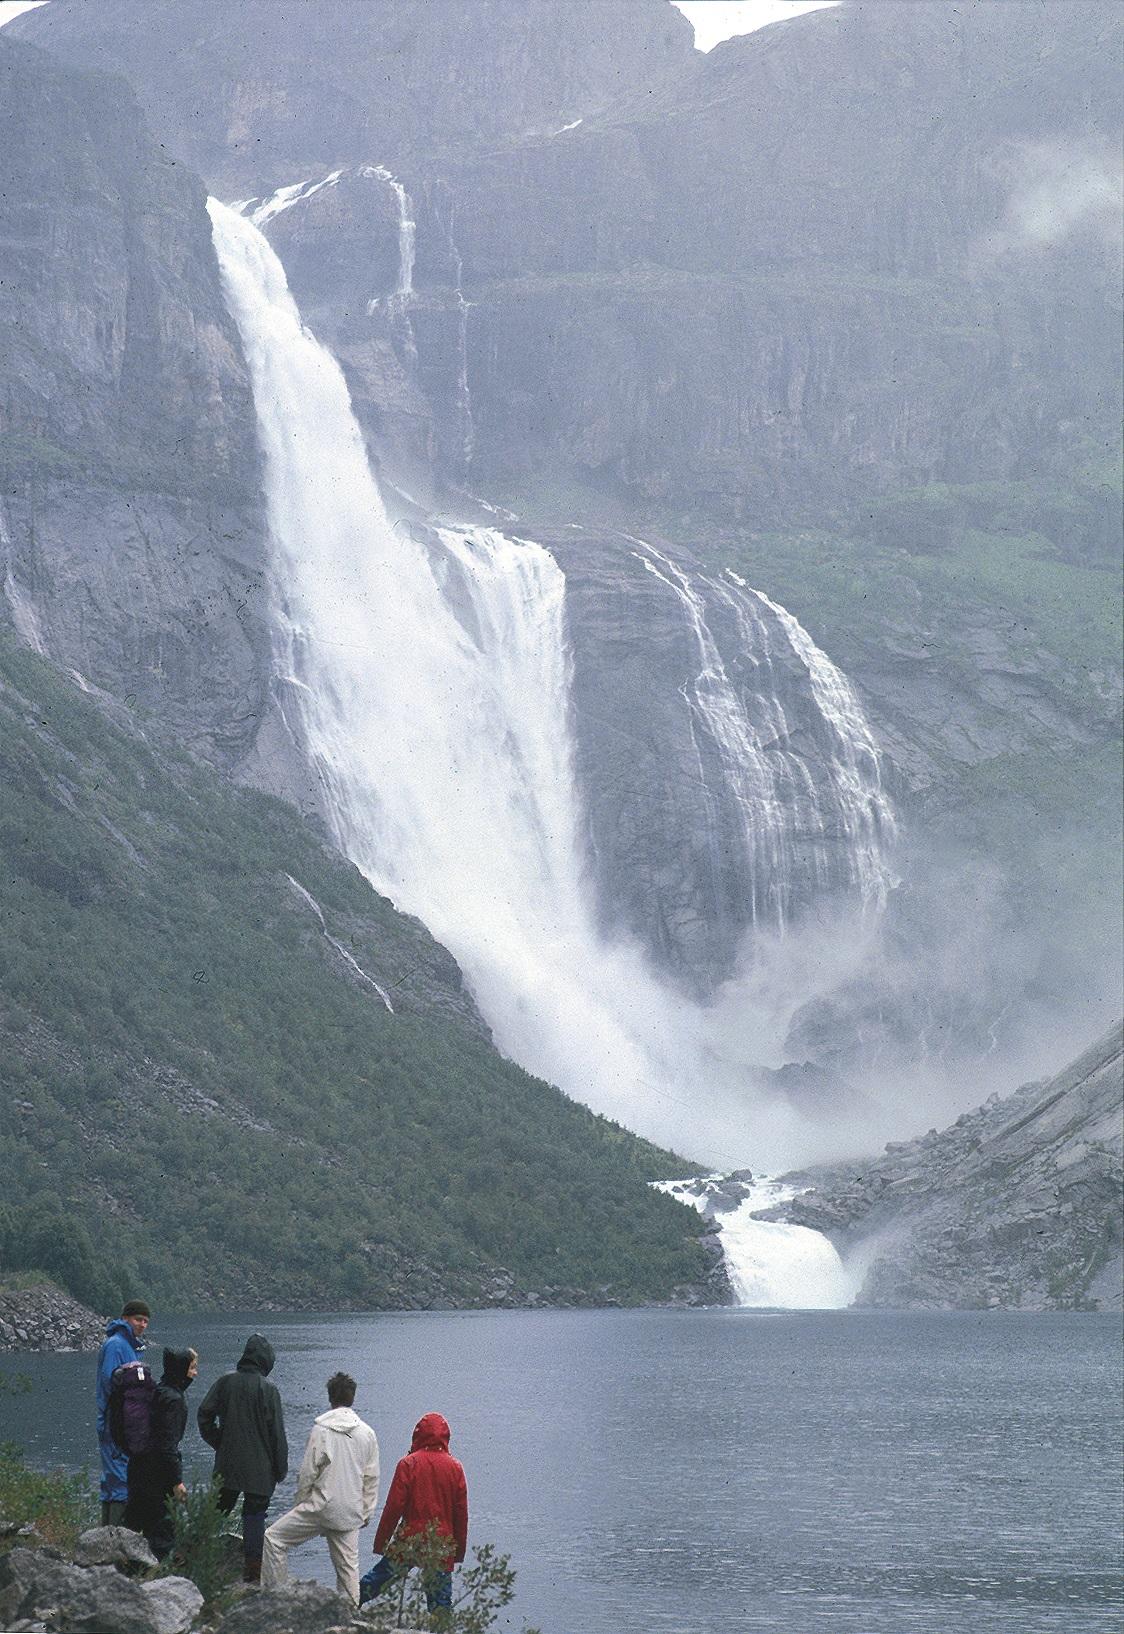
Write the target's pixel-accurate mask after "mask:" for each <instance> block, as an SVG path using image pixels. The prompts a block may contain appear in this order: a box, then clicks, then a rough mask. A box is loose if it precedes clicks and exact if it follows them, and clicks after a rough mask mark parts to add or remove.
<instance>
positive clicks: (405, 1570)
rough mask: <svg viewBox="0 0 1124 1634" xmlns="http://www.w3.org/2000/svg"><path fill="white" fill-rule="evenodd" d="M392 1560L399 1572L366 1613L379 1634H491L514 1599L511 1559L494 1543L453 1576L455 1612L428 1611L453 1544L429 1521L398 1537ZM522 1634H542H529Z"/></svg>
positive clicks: (477, 1552) (533, 1632)
mask: <svg viewBox="0 0 1124 1634" xmlns="http://www.w3.org/2000/svg"><path fill="white" fill-rule="evenodd" d="M387 1558H388V1559H390V1560H393V1561H395V1562H396V1563H397V1564H398V1565H399V1566H400V1567H401V1571H400V1573H399V1575H398V1576H397V1577H395V1578H392V1579H391V1581H390V1582H389V1583H388V1584H387V1585H386V1587H385V1588H384V1589H383V1592H382V1593H381V1594H380V1595H379V1596H378V1597H377V1598H376V1599H375V1600H372V1601H370V1602H369V1603H368V1605H367V1606H366V1607H365V1608H364V1612H363V1615H364V1619H365V1620H366V1621H367V1622H369V1623H370V1625H371V1628H372V1629H375V1630H380V1631H381V1630H387V1629H395V1628H424V1629H432V1630H439V1631H440V1634H488V1630H489V1629H491V1628H494V1627H495V1623H496V1618H497V1617H498V1616H499V1614H500V1612H501V1611H502V1610H503V1608H504V1607H505V1606H508V1605H510V1604H511V1601H512V1600H513V1598H514V1596H515V1572H514V1571H513V1569H512V1566H511V1559H510V1556H508V1555H501V1554H499V1553H498V1552H497V1550H496V1548H495V1545H494V1544H491V1543H484V1544H481V1545H480V1547H479V1548H477V1549H474V1550H473V1551H472V1563H471V1564H470V1565H464V1566H460V1567H458V1568H457V1570H456V1571H455V1572H454V1573H453V1604H452V1608H451V1609H450V1610H435V1611H430V1610H429V1609H428V1598H427V1593H428V1591H430V1590H431V1589H432V1588H433V1586H434V1576H435V1574H436V1573H438V1572H440V1571H441V1570H442V1569H443V1567H444V1563H445V1561H446V1560H447V1559H448V1558H449V1539H448V1538H447V1537H446V1536H444V1534H443V1533H441V1532H440V1531H439V1530H438V1528H437V1523H436V1521H430V1523H429V1525H428V1526H427V1527H426V1529H425V1531H424V1532H417V1533H414V1534H413V1535H412V1536H409V1537H402V1536H398V1537H396V1538H395V1539H394V1540H393V1542H392V1543H391V1545H390V1548H389V1549H388V1550H387ZM523 1634H537V1631H536V1630H535V1629H530V1628H525V1629H524V1631H523Z"/></svg>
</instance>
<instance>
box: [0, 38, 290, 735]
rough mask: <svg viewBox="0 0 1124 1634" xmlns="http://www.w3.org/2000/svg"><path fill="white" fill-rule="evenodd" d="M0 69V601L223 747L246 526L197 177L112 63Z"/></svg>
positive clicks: (253, 684)
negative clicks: (109, 68)
mask: <svg viewBox="0 0 1124 1634" xmlns="http://www.w3.org/2000/svg"><path fill="white" fill-rule="evenodd" d="M0 74H2V76H3V92H4V94H3V97H2V99H0V230H2V231H3V234H4V239H5V276H4V280H3V283H2V285H0V364H2V366H3V374H4V380H5V393H4V398H3V402H2V403H0V433H2V439H0V440H2V448H3V452H2V454H0V479H2V485H0V578H2V579H3V581H4V584H3V603H2V604H0V605H2V606H3V610H4V613H5V615H6V616H7V617H9V618H10V619H12V620H13V621H14V622H15V623H16V624H17V627H19V628H20V630H21V633H22V634H23V635H24V637H25V639H27V640H29V641H30V643H31V644H32V645H36V646H38V647H39V648H40V649H41V650H44V651H46V652H48V653H49V654H50V655H51V656H52V657H54V658H56V659H57V660H58V661H59V662H61V663H62V664H64V665H65V666H67V667H69V668H73V669H75V670H77V671H79V672H80V674H81V675H82V676H83V677H84V678H85V679H86V681H87V682H88V683H90V684H93V685H95V686H100V687H102V688H104V689H105V690H106V691H108V692H110V693H112V694H113V695H114V696H115V697H117V698H125V697H127V698H128V699H129V701H130V702H131V703H135V704H136V705H137V706H139V707H140V708H143V709H147V710H150V711H152V712H153V713H154V714H155V715H157V716H158V717H159V718H160V720H161V722H162V723H164V724H166V725H167V726H168V727H169V728H170V729H171V730H172V731H173V732H174V734H175V735H176V736H177V737H178V738H179V739H181V740H183V741H187V742H189V743H191V744H193V745H195V746H198V747H199V748H200V749H202V750H203V752H204V753H207V754H208V755H210V756H211V757H213V758H215V759H217V760H220V761H227V762H230V761H233V760H234V759H235V758H237V757H238V755H239V754H241V753H243V752H244V751H245V749H246V747H247V745H248V743H249V742H250V741H251V740H252V737H253V734H254V732H255V730H256V726H257V721H258V718H259V716H260V713H261V701H262V696H263V688H264V684H265V678H266V668H267V657H268V633H267V628H266V623H265V617H264V612H265V609H264V601H265V588H264V580H263V568H264V560H265V559H264V529H263V524H262V516H261V510H260V498H259V493H260V468H259V459H258V453H257V444H256V432H255V422H254V416H253V407H252V401H251V398H250V393H249V387H248V382H247V379H246V375H245V371H244V368H243V364H242V360H241V355H240V350H239V346H238V342H237V338H236V334H235V332H234V330H233V327H232V325H231V322H230V319H229V317H228V316H227V313H226V308H225V305H224V303H223V300H222V294H221V289H220V287H219V280H218V272H217V267H216V265H215V262H214V256H213V251H212V246H211V239H210V224H209V221H208V218H207V215H206V211H205V209H204V193H203V188H202V185H201V183H200V182H199V181H198V180H197V179H196V178H194V177H192V176H191V175H190V173H189V172H187V171H186V170H185V169H184V167H183V166H180V165H176V164H174V163H173V162H172V161H171V160H170V159H169V158H168V157H167V155H166V153H165V152H164V151H163V150H162V149H161V148H160V147H159V146H158V145H157V143H156V142H155V141H154V140H153V139H152V138H150V137H149V136H148V135H147V133H146V132H145V130H144V127H143V125H142V123H141V118H140V114H139V111H138V109H137V107H136V105H135V103H134V102H133V100H132V98H131V96H130V95H129V93H128V91H127V90H126V89H125V88H124V87H123V86H122V85H120V84H119V83H118V84H114V83H112V82H110V81H107V80H104V79H101V78H99V77H98V76H96V75H76V74H71V73H69V72H66V71H63V70H60V69H59V68H58V67H57V65H55V64H54V63H52V61H51V60H50V59H49V58H48V57H46V56H44V55H43V54H42V53H40V52H38V51H35V50H33V49H31V48H29V47H26V46H20V45H18V44H14V43H12V42H10V41H8V40H7V39H6V38H5V40H3V41H0ZM29 110H34V118H31V117H29Z"/></svg>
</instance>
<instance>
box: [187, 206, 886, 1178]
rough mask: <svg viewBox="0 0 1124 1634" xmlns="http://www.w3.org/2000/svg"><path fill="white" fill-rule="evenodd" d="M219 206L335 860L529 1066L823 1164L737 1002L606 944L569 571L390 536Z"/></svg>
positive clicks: (321, 353) (720, 1159)
mask: <svg viewBox="0 0 1124 1634" xmlns="http://www.w3.org/2000/svg"><path fill="white" fill-rule="evenodd" d="M209 209H210V212H211V218H212V222H213V227H214V238H215V245H216V249H217V252H218V257H219V264H220V268H221V271H222V276H223V280H224V287H225V291H226V297H227V301H228V304H229V306H230V309H231V312H232V314H233V316H234V318H235V321H236V323H237V325H238V328H239V331H240V333H241V337H242V341H243V346H244V348H245V353H246V357H247V360H248V364H249V368H250V371H251V377H252V382H253V389H254V398H255V403H256V406H257V412H258V416H259V422H260V434H261V441H262V445H263V448H264V451H265V457H266V470H267V477H266V484H267V501H268V507H269V519H270V527H271V533H272V537H273V542H274V549H275V552H276V558H275V568H276V585H277V590H276V598H277V604H276V610H275V667H276V672H277V677H278V683H277V684H278V693H279V697H280V700H281V706H282V709H283V710H284V712H285V714H286V717H287V718H288V719H289V720H290V723H291V724H292V726H293V729H294V732H295V735H296V736H297V738H298V740H300V741H301V742H303V744H304V745H305V746H306V750H307V752H308V754H309V756H310V758H311V760H312V761H313V763H314V765H315V767H316V769H317V772H318V775H319V777H320V780H321V787H322V794H323V803H324V808H325V811H326V813H327V814H328V816H329V820H330V821H331V823H332V824H333V826H334V829H335V834H336V838H337V841H338V843H339V845H340V846H341V848H342V849H343V850H344V851H345V852H346V854H347V855H349V856H350V857H351V858H353V860H354V861H355V862H356V863H357V864H358V866H359V867H360V868H361V869H362V870H363V871H364V873H365V874H366V875H367V876H368V878H369V879H370V880H371V881H372V883H373V884H374V885H375V886H376V887H377V888H378V889H379V890H380V891H382V892H383V893H385V894H386V895H387V896H389V897H390V898H391V899H392V901H393V902H394V903H395V904H396V905H397V906H398V907H399V908H401V909H403V910H404V911H406V912H408V913H412V914H415V915H417V916H418V918H420V919H421V920H422V921H423V922H424V923H425V924H426V925H427V927H428V928H429V930H430V931H431V932H432V933H433V934H434V935H435V936H436V937H437V938H438V939H439V940H440V941H441V942H443V943H444V944H445V945H446V946H447V947H448V948H449V949H450V951H451V952H452V953H453V954H454V956H455V957H456V959H457V960H458V962H459V964H460V966H461V968H462V969H463V970H464V972H465V974H466V977H467V979H468V981H469V983H470V986H471V988H472V991H473V993H474V995H475V997H476V1000H477V1002H478V1004H479V1006H480V1008H481V1011H482V1013H483V1014H484V1016H485V1017H486V1019H487V1021H488V1022H489V1024H490V1026H491V1028H492V1030H493V1033H494V1036H495V1039H496V1042H497V1044H498V1046H499V1047H500V1049H501V1050H503V1051H504V1053H505V1054H507V1055H509V1056H511V1057H512V1058H513V1059H515V1060H517V1061H518V1062H520V1064H521V1065H523V1066H524V1067H526V1068H527V1069H528V1070H529V1071H531V1072H533V1073H536V1074H538V1075H540V1076H541V1077H543V1078H546V1079H548V1080H549V1081H551V1082H553V1083H555V1084H558V1085H559V1086H560V1087H561V1088H563V1089H564V1090H565V1091H566V1092H567V1093H568V1094H570V1095H572V1096H573V1097H575V1098H576V1099H578V1100H581V1101H584V1102H586V1103H587V1104H588V1105H590V1106H592V1107H593V1108H594V1109H595V1110H597V1111H600V1112H603V1113H606V1114H607V1115H609V1116H611V1117H615V1118H617V1119H619V1120H620V1121H621V1122H623V1123H625V1124H627V1125H628V1126H629V1127H630V1128H632V1129H635V1130H637V1131H638V1132H640V1133H642V1134H645V1135H647V1136H649V1137H651V1138H653V1139H656V1140H660V1141H662V1142H664V1143H667V1144H672V1145H675V1146H678V1147H679V1148H680V1149H683V1150H687V1151H689V1154H690V1155H691V1156H692V1157H696V1156H702V1157H704V1158H706V1159H709V1160H710V1161H712V1162H715V1163H720V1164H725V1165H728V1166H731V1167H733V1166H736V1165H737V1164H739V1163H744V1162H746V1161H749V1160H750V1159H752V1160H753V1161H754V1162H755V1163H760V1162H762V1161H765V1162H773V1161H776V1162H779V1163H782V1164H783V1163H787V1162H792V1161H794V1159H795V1157H796V1156H802V1155H804V1154H806V1153H807V1152H808V1151H809V1149H810V1146H811V1147H814V1138H813V1136H812V1135H811V1134H810V1131H809V1128H808V1126H807V1125H805V1124H804V1122H803V1120H801V1118H800V1117H799V1116H798V1115H797V1114H796V1113H795V1112H794V1111H792V1109H791V1108H786V1107H780V1108H776V1107H774V1108H773V1109H772V1110H771V1111H770V1112H768V1113H767V1114H766V1113H765V1112H764V1111H763V1110H762V1109H761V1108H760V1107H758V1108H757V1109H756V1110H754V1107H753V1094H754V1092H753V1087H752V1078H751V1076H750V1071H749V1069H750V1067H751V1065H752V1062H753V1052H752V1047H751V1042H750V1040H749V1039H748V1037H747V1031H746V1028H745V1027H744V1024H743V1022H742V1021H740V1020H738V1006H737V1005H735V1004H732V1003H730V1002H727V1003H725V1004H724V1005H717V1006H714V1007H711V1008H710V1009H706V1008H704V1007H702V1006H700V1005H698V1004H696V1003H695V1002H693V1001H691V1000H689V999H688V998H686V997H685V996H684V995H683V994H681V993H680V992H678V991H676V990H674V989H673V988H672V987H671V986H670V985H668V984H667V983H665V982H663V981H662V980H661V979H659V978H658V977H657V976H656V975H655V974H653V972H652V971H651V969H650V968H649V966H648V964H647V962H646V960H645V958H644V956H643V953H642V951H641V950H640V948H639V947H637V946H634V945H631V944H628V943H624V942H615V943H610V942H608V941H606V940H605V938H604V937H603V935H602V934H601V932H600V930H599V927H598V923H597V909H596V903H595V902H594V900H593V891H592V888H591V886H590V884H589V881H588V878H587V872H586V867H585V856H584V851H583V844H584V840H583V813H582V809H581V801H580V798H579V794H578V789H577V784H576V779H575V775H574V767H573V753H572V734H571V731H570V689H569V681H570V673H569V657H568V648H567V641H566V630H565V622H564V612H565V589H566V586H565V579H564V577H563V574H562V572H561V570H560V569H559V567H558V566H557V564H556V563H555V561H554V559H553V558H552V556H551V555H550V554H549V553H548V551H546V550H545V549H544V548H543V547H542V546H541V545H539V544H536V543H534V542H530V541H527V540H523V539H519V538H514V537H508V536H506V535H505V534H503V533H500V532H498V531H496V530H495V529H492V528H484V527H465V528H456V527H443V528H440V529H438V530H436V531H435V532H434V533H433V534H432V536H431V537H430V538H429V539H427V540H426V541H425V542H421V541H419V540H418V539H415V538H414V537H413V536H412V535H411V533H410V531H409V529H406V528H396V527H395V526H394V525H393V524H392V523H391V521H390V519H389V517H388V515H387V511H386V508H385V506H384V503H383V499H382V496H381V494H380V492H379V488H378V486H377V484H376V482H375V479H374V477H373V475H372V472H371V469H370V465H369V463H368V459H367V454H366V450H365V447H364V443H363V438H362V434H361V432H360V429H359V427H358V425H357V423H356V420H355V418H354V415H353V413H352V410H351V405H350V400H349V397H348V391H347V387H346V384H345V381H344V378H343V375H342V372H341V370H340V368H339V366H338V364H337V363H336V361H335V359H334V358H333V357H332V356H331V354H330V353H329V352H328V351H327V350H326V349H325V348H324V347H323V346H321V345H320V344H319V343H318V342H317V341H316V339H315V338H314V337H313V336H312V335H311V334H310V333H309V332H308V330H306V329H305V328H304V327H303V325H302V323H301V319H300V315H299V313H298V311H297V308H296V306H295V304H294V302H293V300H292V298H291V296H290V294H289V291H288V287H287V283H286V278H285V273H284V269H283V267H282V266H281V263H280V261H279V260H278V258H277V256H276V255H275V254H274V252H273V250H272V249H271V247H270V246H269V244H268V242H267V241H266V239H265V238H264V237H263V235H262V234H261V233H260V232H259V231H258V229H257V228H256V227H255V226H254V225H253V224H252V223H251V222H250V221H247V220H246V219H244V218H243V217H241V216H240V215H238V214H237V213H236V212H235V211H233V210H231V209H228V208H227V207H225V206H223V205H221V204H218V203H217V202H215V201H211V203H210V205H209ZM653 566H655V567H658V568H659V571H660V572H662V573H665V574H668V575H669V576H670V577H671V578H672V579H674V575H675V574H676V573H677V572H678V570H677V569H676V568H675V566H674V564H670V563H667V562H666V560H664V561H663V563H662V565H661V564H660V563H659V562H655V561H653ZM792 622H793V623H794V624H795V621H792ZM797 628H799V626H797ZM800 633H801V635H802V636H803V634H804V633H803V632H802V631H801V632H800ZM804 639H805V640H808V638H807V637H804ZM808 645H809V647H812V644H811V642H810V640H808ZM812 651H813V652H816V651H818V649H814V648H812ZM824 662H825V663H826V660H825V661H824ZM828 668H829V669H830V666H828ZM831 673H832V674H837V672H834V671H832V672H831ZM714 696H715V694H714V689H713V688H712V689H711V693H710V696H709V702H710V703H713V700H714ZM856 798H858V799H859V800H860V803H862V801H869V798H870V790H869V789H868V788H867V787H866V785H863V787H862V788H861V789H859V791H858V796H857V797H856ZM871 843H873V842H871ZM732 1017H733V1018H734V1020H733V1022H732V1021H731V1018H732Z"/></svg>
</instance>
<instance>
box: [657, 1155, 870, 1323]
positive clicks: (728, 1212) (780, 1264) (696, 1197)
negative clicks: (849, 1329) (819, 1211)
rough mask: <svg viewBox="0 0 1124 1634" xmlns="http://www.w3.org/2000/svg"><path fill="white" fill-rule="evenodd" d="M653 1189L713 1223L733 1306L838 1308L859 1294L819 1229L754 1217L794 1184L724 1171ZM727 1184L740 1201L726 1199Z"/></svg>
mask: <svg viewBox="0 0 1124 1634" xmlns="http://www.w3.org/2000/svg"><path fill="white" fill-rule="evenodd" d="M653 1185H654V1189H655V1190H656V1191H662V1192H666V1193H667V1194H668V1196H669V1197H675V1198H677V1199H678V1200H679V1201H680V1202H681V1203H689V1204H690V1205H691V1207H692V1208H696V1209H697V1210H698V1211H699V1213H700V1214H703V1215H706V1216H708V1217H710V1218H712V1219H714V1220H716V1221H717V1223H718V1228H719V1241H720V1243H721V1245H722V1253H723V1256H724V1258H725V1261H726V1272H727V1275H728V1276H729V1278H730V1287H731V1288H732V1289H733V1293H734V1298H735V1299H736V1300H737V1302H738V1304H739V1305H747V1306H757V1307H759V1308H760V1307H768V1308H771V1309H774V1310H824V1311H834V1310H841V1309H843V1308H844V1307H845V1306H847V1305H850V1304H851V1303H852V1302H853V1301H854V1298H855V1295H856V1294H857V1293H858V1286H857V1279H856V1278H855V1277H854V1276H853V1275H851V1274H850V1273H849V1272H848V1271H847V1269H846V1268H845V1266H844V1264H843V1261H842V1260H841V1259H840V1257H839V1254H838V1253H837V1251H836V1249H835V1246H834V1244H832V1243H831V1242H829V1241H828V1239H827V1238H826V1237H825V1236H824V1235H823V1233H822V1232H821V1231H813V1230H811V1229H810V1228H809V1227H808V1226H799V1225H789V1224H788V1223H787V1222H785V1221H783V1220H758V1219H756V1218H755V1215H757V1214H758V1213H760V1212H761V1211H762V1210H764V1209H767V1208H772V1207H774V1206H775V1205H776V1204H778V1203H787V1202H789V1201H790V1200H791V1199H792V1198H793V1197H795V1196H796V1188H795V1186H786V1185H782V1184H780V1183H779V1182H778V1181H776V1180H771V1179H768V1178H766V1177H760V1178H756V1179H754V1180H753V1181H750V1182H737V1183H735V1185H734V1186H733V1187H731V1183H730V1181H728V1180H727V1179H726V1178H725V1177H724V1176H723V1175H718V1174H715V1175H706V1176H704V1177H703V1178H702V1179H700V1180H659V1181H655V1182H654V1183H653ZM731 1190H736V1192H738V1193H740V1194H741V1200H740V1201H736V1200H734V1199H731V1198H730V1196H729V1193H730V1191H731Z"/></svg>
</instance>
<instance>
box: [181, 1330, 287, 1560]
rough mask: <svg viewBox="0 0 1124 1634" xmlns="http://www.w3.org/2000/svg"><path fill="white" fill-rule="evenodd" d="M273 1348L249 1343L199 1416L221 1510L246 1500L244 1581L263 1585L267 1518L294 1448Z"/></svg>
mask: <svg viewBox="0 0 1124 1634" xmlns="http://www.w3.org/2000/svg"><path fill="white" fill-rule="evenodd" d="M273 1363H274V1355H273V1346H272V1345H271V1344H270V1342H269V1340H268V1339H265V1338H263V1337H262V1335H261V1334H260V1333H252V1334H251V1335H250V1337H249V1338H248V1339H247V1340H246V1348H245V1350H244V1351H243V1352H242V1359H241V1361H240V1362H239V1363H238V1367H237V1369H236V1370H235V1372H233V1373H224V1374H223V1376H222V1378H221V1379H219V1380H218V1381H217V1382H216V1383H215V1384H213V1385H212V1386H211V1388H210V1389H209V1390H208V1392H207V1394H206V1396H205V1397H204V1398H203V1402H202V1404H201V1406H200V1408H199V1412H198V1414H197V1418H198V1423H199V1434H200V1435H201V1436H202V1437H203V1440H204V1441H206V1442H207V1444H208V1445H209V1446H212V1447H214V1449H215V1477H216V1479H217V1480H218V1481H219V1483H220V1486H221V1491H220V1493H219V1508H220V1509H222V1510H224V1511H225V1512H226V1513H227V1514H229V1513H230V1511H231V1510H232V1509H233V1508H234V1505H235V1504H236V1503H237V1502H238V1498H239V1495H241V1498H242V1559H243V1569H242V1576H243V1579H244V1580H245V1581H246V1582H247V1583H257V1582H259V1581H260V1580H261V1557H262V1547H263V1545H264V1542H265V1516H266V1511H267V1510H268V1508H269V1500H270V1498H272V1496H273V1489H274V1487H275V1486H276V1485H277V1483H278V1481H283V1480H284V1479H285V1476H286V1474H287V1473H288V1469H289V1447H288V1443H287V1442H286V1440H285V1420H284V1416H283V1414H282V1411H281V1397H280V1395H279V1394H278V1391H277V1386H276V1385H275V1384H270V1383H269V1380H268V1378H267V1377H266V1375H267V1374H269V1373H271V1372H272V1371H273Z"/></svg>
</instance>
